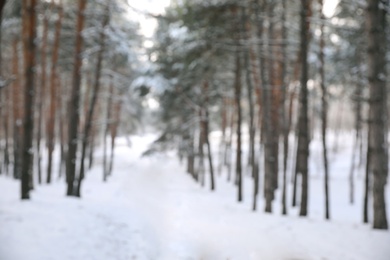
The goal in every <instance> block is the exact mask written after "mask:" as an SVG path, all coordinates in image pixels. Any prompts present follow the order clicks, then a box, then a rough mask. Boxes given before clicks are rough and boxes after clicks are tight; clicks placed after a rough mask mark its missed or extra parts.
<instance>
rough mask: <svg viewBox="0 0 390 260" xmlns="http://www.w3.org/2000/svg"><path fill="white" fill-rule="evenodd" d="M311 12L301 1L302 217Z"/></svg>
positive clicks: (299, 156) (306, 182)
mask: <svg viewBox="0 0 390 260" xmlns="http://www.w3.org/2000/svg"><path fill="white" fill-rule="evenodd" d="M309 12H310V2H309V1H308V0H301V46H300V47H301V64H302V70H301V92H300V110H299V118H298V149H297V165H296V167H297V168H296V172H297V173H298V174H300V175H301V176H302V191H301V207H300V212H299V215H300V216H306V215H307V206H308V203H307V202H308V186H309V173H308V159H309V141H310V140H309V138H310V137H309V117H308V109H309V106H308V89H307V81H308V61H307V56H308V45H309V44H308V40H309V38H308V34H309V21H308V18H309Z"/></svg>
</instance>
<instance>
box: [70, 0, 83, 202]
mask: <svg viewBox="0 0 390 260" xmlns="http://www.w3.org/2000/svg"><path fill="white" fill-rule="evenodd" d="M86 5H87V0H79V6H78V15H77V25H76V45H75V53H74V55H75V57H74V68H73V84H72V93H71V98H70V103H69V104H70V106H69V122H68V152H67V155H66V180H67V192H66V194H67V195H68V196H76V195H77V194H76V191H75V183H74V182H75V176H76V160H77V144H78V127H79V121H80V113H79V109H80V85H81V67H82V57H81V52H82V48H83V37H82V35H81V32H82V30H83V28H84V22H85V17H84V16H85V14H84V11H85V7H86Z"/></svg>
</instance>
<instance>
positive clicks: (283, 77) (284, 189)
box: [281, 1, 290, 215]
mask: <svg viewBox="0 0 390 260" xmlns="http://www.w3.org/2000/svg"><path fill="white" fill-rule="evenodd" d="M286 12H287V1H283V2H282V17H281V20H282V36H281V37H282V40H283V39H287V27H286ZM281 48H282V50H281V52H282V54H281V55H282V61H281V63H282V64H281V81H282V99H281V107H282V111H281V112H282V113H281V118H282V120H283V122H282V128H283V187H282V215H287V160H288V148H289V143H288V142H289V136H288V135H289V133H290V126H289V119H288V118H287V116H288V115H287V106H286V104H287V83H286V74H287V71H286V64H287V52H286V45H284V44H283V45H282V47H281Z"/></svg>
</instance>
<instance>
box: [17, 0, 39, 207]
mask: <svg viewBox="0 0 390 260" xmlns="http://www.w3.org/2000/svg"><path fill="white" fill-rule="evenodd" d="M35 7H36V0H26V1H23V8H24V14H25V17H24V22H23V42H24V51H25V52H24V65H25V90H24V91H25V100H24V102H25V107H24V111H25V112H24V136H23V156H22V167H21V178H22V179H21V198H22V199H30V188H31V176H32V166H33V153H32V148H33V129H34V120H33V114H34V113H33V111H34V107H33V105H34V91H35V86H34V85H35V84H34V78H35V73H34V66H35V49H36V48H35V43H34V40H35V36H36V13H35Z"/></svg>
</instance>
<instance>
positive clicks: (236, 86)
mask: <svg viewBox="0 0 390 260" xmlns="http://www.w3.org/2000/svg"><path fill="white" fill-rule="evenodd" d="M234 100H235V103H236V109H237V126H236V127H237V131H236V138H237V148H236V149H237V152H236V180H237V192H238V193H237V200H238V201H239V202H240V201H242V199H243V197H242V161H241V118H242V112H241V58H240V54H239V53H238V52H237V53H236V68H235V80H234Z"/></svg>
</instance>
